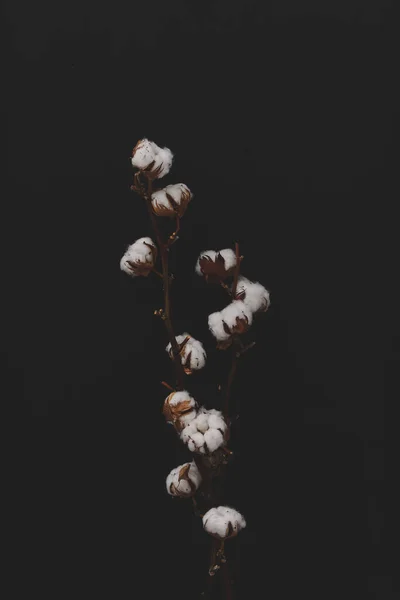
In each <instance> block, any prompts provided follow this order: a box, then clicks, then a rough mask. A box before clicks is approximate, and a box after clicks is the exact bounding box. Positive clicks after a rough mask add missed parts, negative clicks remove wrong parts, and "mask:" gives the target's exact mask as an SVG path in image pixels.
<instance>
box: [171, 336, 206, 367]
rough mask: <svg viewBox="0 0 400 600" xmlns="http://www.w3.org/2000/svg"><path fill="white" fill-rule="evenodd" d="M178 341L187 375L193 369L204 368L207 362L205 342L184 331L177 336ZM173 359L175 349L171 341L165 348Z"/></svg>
mask: <svg viewBox="0 0 400 600" xmlns="http://www.w3.org/2000/svg"><path fill="white" fill-rule="evenodd" d="M176 342H177V344H178V346H179V356H180V359H181V362H182V365H183V368H184V371H185V373H186V375H191V374H192V373H193V371H198V370H199V369H202V368H203V367H204V365H205V364H206V358H207V355H206V351H205V350H204V347H203V344H202V343H201V342H199V340H196V339H195V338H193V337H192V336H191V335H189V333H183V334H182V335H177V336H176ZM165 350H166V351H167V352H168V354H169V356H170V358H171V359H173V349H172V346H171V343H169V344H168V346H167V347H166V348H165Z"/></svg>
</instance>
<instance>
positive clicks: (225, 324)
mask: <svg viewBox="0 0 400 600" xmlns="http://www.w3.org/2000/svg"><path fill="white" fill-rule="evenodd" d="M252 322H253V314H252V312H251V310H250V309H249V307H248V306H246V305H245V304H244V302H242V301H241V300H234V301H233V302H231V303H230V304H228V306H226V307H225V308H224V309H223V310H221V311H220V312H215V313H212V314H211V315H209V317H208V327H209V329H210V331H211V333H212V334H213V336H214V337H215V338H216V339H217V340H218V347H219V348H220V349H224V348H227V347H228V346H229V345H230V344H231V341H232V339H231V338H232V336H233V335H235V334H242V333H244V332H245V331H247V330H248V328H249V327H250V325H251V324H252Z"/></svg>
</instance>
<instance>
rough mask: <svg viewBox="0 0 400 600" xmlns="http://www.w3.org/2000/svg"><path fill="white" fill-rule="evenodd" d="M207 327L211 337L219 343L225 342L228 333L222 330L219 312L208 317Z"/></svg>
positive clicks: (228, 335) (222, 324)
mask: <svg viewBox="0 0 400 600" xmlns="http://www.w3.org/2000/svg"><path fill="white" fill-rule="evenodd" d="M208 327H209V329H210V331H211V333H212V334H213V336H214V337H215V338H216V339H217V340H219V341H223V340H227V339H228V338H229V337H230V333H229V332H226V331H225V329H224V323H223V317H222V313H221V312H215V313H212V314H211V315H209V316H208Z"/></svg>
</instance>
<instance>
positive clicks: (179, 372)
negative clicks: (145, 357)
mask: <svg viewBox="0 0 400 600" xmlns="http://www.w3.org/2000/svg"><path fill="white" fill-rule="evenodd" d="M147 181H148V184H147V192H146V191H145V190H144V188H143V186H142V183H141V181H140V174H138V173H136V175H135V184H136V189H137V190H140V191H139V193H140V195H141V196H142V197H143V198H144V199H145V201H146V205H147V210H148V212H149V216H150V220H151V224H152V226H153V230H154V233H155V236H156V239H157V243H158V247H159V250H160V254H161V264H162V277H163V290H164V305H165V306H164V318H163V320H164V322H165V327H166V329H167V333H168V338H169V341H170V343H171V348H172V350H173V361H174V364H175V370H176V380H177V389H178V390H183V387H184V386H183V382H184V378H185V371H184V369H183V365H182V363H181V359H180V356H178V354H179V346H178V343H177V341H176V338H175V334H174V330H173V327H172V322H171V303H170V294H169V288H170V276H169V274H168V246H167V245H166V244H165V243H164V242H163V240H162V238H161V234H160V230H159V228H158V223H157V219H156V217H155V215H154V213H153V211H152V208H151V194H152V190H153V184H152V180H151V179H150V178H149V179H148V180H147Z"/></svg>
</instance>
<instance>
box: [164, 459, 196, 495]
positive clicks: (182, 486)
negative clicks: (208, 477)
mask: <svg viewBox="0 0 400 600" xmlns="http://www.w3.org/2000/svg"><path fill="white" fill-rule="evenodd" d="M200 484H201V475H200V471H199V470H198V468H197V465H196V463H195V462H190V463H185V464H184V465H180V466H179V467H176V468H175V469H172V471H171V472H170V474H169V475H168V477H167V479H166V486H167V492H168V494H171V496H179V497H180V498H190V497H191V496H193V495H194V494H195V493H196V491H197V489H198V487H199V486H200Z"/></svg>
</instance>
